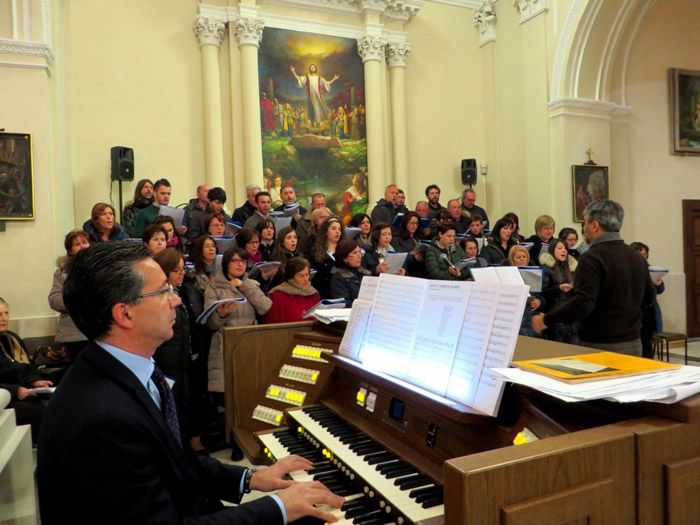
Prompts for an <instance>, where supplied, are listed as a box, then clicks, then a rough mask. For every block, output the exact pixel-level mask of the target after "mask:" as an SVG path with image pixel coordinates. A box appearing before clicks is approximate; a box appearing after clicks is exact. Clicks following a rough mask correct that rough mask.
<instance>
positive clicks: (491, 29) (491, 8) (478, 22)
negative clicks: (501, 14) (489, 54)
mask: <svg viewBox="0 0 700 525" xmlns="http://www.w3.org/2000/svg"><path fill="white" fill-rule="evenodd" d="M474 26H475V27H476V28H477V29H478V31H479V47H482V46H485V45H486V44H488V43H489V42H495V41H496V2H495V0H484V1H483V3H482V4H481V7H479V9H477V10H476V11H475V12H474Z"/></svg>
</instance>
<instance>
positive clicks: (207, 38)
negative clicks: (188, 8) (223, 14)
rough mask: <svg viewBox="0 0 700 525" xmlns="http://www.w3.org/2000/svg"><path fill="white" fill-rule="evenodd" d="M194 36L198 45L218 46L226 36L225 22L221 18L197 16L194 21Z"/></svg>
mask: <svg viewBox="0 0 700 525" xmlns="http://www.w3.org/2000/svg"><path fill="white" fill-rule="evenodd" d="M192 30H193V31H194V36H195V37H197V42H199V47H202V46H206V45H213V46H216V47H220V46H221V43H222V42H223V41H224V36H226V23H225V21H224V20H221V19H212V18H207V17H205V16H198V17H197V18H196V20H195V22H194V27H193V28H192Z"/></svg>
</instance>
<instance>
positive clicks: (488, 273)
mask: <svg viewBox="0 0 700 525" xmlns="http://www.w3.org/2000/svg"><path fill="white" fill-rule="evenodd" d="M469 271H470V272H471V274H472V277H473V278H474V281H476V282H477V283H500V282H501V280H500V279H499V278H498V275H496V268H494V267H493V266H486V267H485V268H469Z"/></svg>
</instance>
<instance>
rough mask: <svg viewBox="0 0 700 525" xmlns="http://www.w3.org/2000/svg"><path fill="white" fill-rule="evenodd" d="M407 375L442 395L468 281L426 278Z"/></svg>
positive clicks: (415, 382) (465, 304)
mask: <svg viewBox="0 0 700 525" xmlns="http://www.w3.org/2000/svg"><path fill="white" fill-rule="evenodd" d="M427 286H428V288H427V290H426V293H425V295H424V296H423V305H422V308H421V312H420V314H419V315H418V319H417V332H416V338H415V341H414V343H413V350H412V352H411V356H410V359H409V366H408V370H407V371H406V379H408V380H409V381H411V382H412V383H414V384H416V385H419V386H422V387H424V388H426V389H428V390H430V391H432V392H435V393H436V394H440V395H441V396H444V395H445V391H446V389H447V383H448V380H449V378H450V369H451V368H452V361H453V359H454V355H455V347H456V345H457V340H458V338H459V334H460V332H461V330H462V322H463V320H464V314H465V312H466V311H467V304H468V300H469V291H470V289H471V283H467V282H463V281H427Z"/></svg>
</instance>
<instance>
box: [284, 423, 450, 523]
mask: <svg viewBox="0 0 700 525" xmlns="http://www.w3.org/2000/svg"><path fill="white" fill-rule="evenodd" d="M287 417H291V418H293V419H294V420H296V421H297V422H298V423H299V424H300V425H301V426H302V427H304V429H305V430H306V431H307V432H308V433H309V434H311V435H312V436H314V437H315V438H316V439H317V440H318V441H320V442H321V443H323V446H324V447H326V448H328V449H329V450H330V451H331V452H333V454H334V455H335V456H336V457H337V458H338V459H340V460H341V461H343V463H345V464H346V465H348V466H349V467H350V468H351V469H352V470H353V471H354V472H355V473H357V475H359V476H361V477H362V478H363V479H364V480H365V481H366V482H367V483H368V484H369V485H371V486H372V487H373V488H374V490H376V491H377V492H379V493H381V494H382V496H383V497H384V499H386V500H389V501H390V502H391V505H392V506H393V507H394V508H396V509H398V510H399V511H401V512H402V513H404V514H405V515H406V516H407V517H408V518H409V519H411V520H413V521H420V520H424V519H428V518H433V517H435V516H442V515H444V514H445V505H438V506H435V507H431V508H428V509H424V508H423V507H422V506H421V504H419V503H417V502H416V501H415V500H414V499H413V498H411V497H409V495H408V494H409V492H410V490H401V489H400V488H399V487H398V486H396V485H394V480H393V479H387V478H385V477H384V476H382V474H380V473H379V472H378V471H377V470H376V469H375V465H369V464H367V463H366V462H365V461H364V460H363V459H362V457H361V456H358V455H357V454H355V453H354V452H353V451H352V450H350V447H349V446H348V445H345V444H343V443H341V442H340V440H338V439H337V438H336V437H335V436H333V435H332V434H331V433H330V432H329V431H328V430H326V429H325V428H323V427H322V426H321V425H320V424H319V423H317V422H316V421H315V420H314V419H313V418H312V417H311V416H309V415H308V414H306V413H305V412H303V411H302V410H293V411H290V412H288V413H287ZM426 487H427V486H426ZM351 521H352V520H351Z"/></svg>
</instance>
